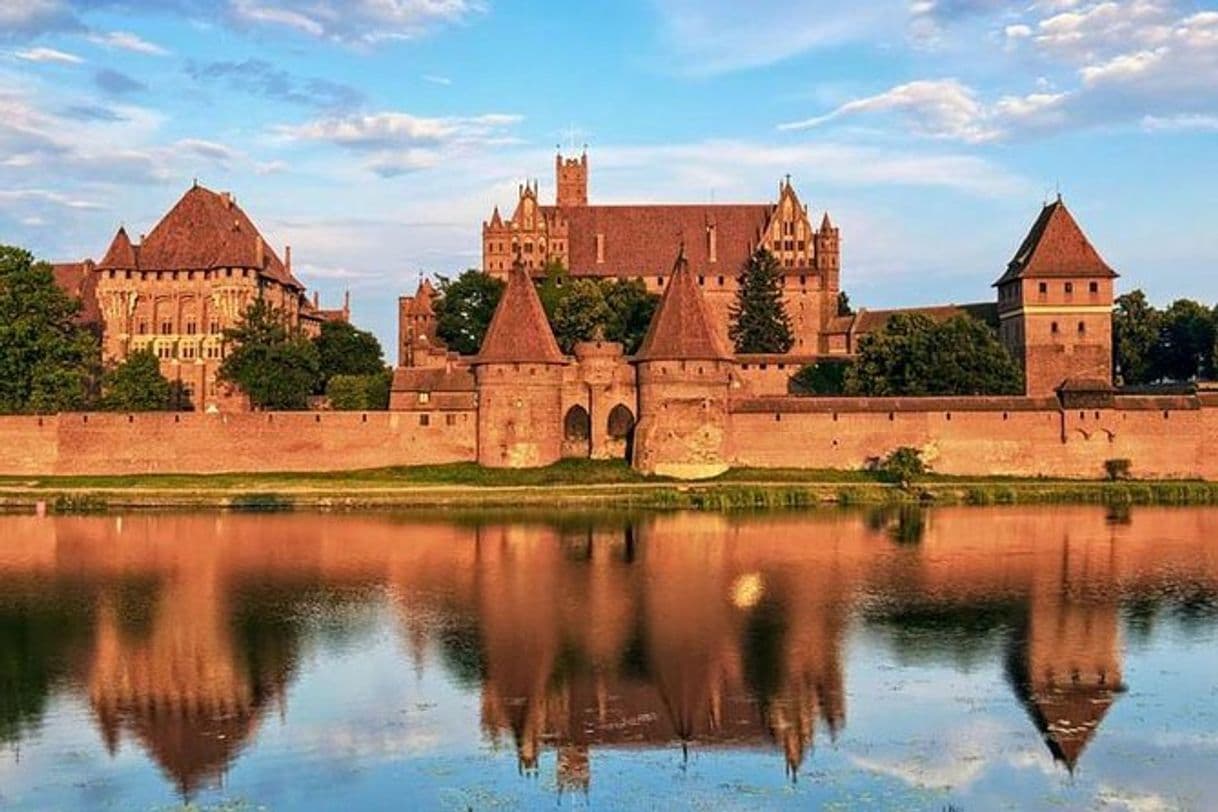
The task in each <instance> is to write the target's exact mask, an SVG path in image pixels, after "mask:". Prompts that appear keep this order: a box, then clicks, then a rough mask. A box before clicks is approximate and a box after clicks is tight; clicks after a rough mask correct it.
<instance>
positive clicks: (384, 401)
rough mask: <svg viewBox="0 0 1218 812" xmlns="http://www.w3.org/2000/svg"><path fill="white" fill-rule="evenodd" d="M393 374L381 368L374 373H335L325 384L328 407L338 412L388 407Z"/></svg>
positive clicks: (379, 409) (384, 408)
mask: <svg viewBox="0 0 1218 812" xmlns="http://www.w3.org/2000/svg"><path fill="white" fill-rule="evenodd" d="M392 382H393V375H392V373H391V372H389V370H387V369H382V370H381V371H380V372H378V373H376V374H374V375H335V376H334V377H333V378H331V379H330V382H329V385H327V386H326V396H327V397H328V398H329V400H330V408H331V409H334V410H335V411H340V412H364V411H368V412H372V411H384V410H386V409H388V408H389V387H390V384H391V383H392Z"/></svg>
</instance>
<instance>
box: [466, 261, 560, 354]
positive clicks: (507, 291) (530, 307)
mask: <svg viewBox="0 0 1218 812" xmlns="http://www.w3.org/2000/svg"><path fill="white" fill-rule="evenodd" d="M473 363H475V364H562V363H566V359H564V358H563V354H562V352H561V351H560V350H559V349H558V342H557V341H555V340H554V333H553V331H551V330H550V322H549V321H548V320H547V319H546V312H545V310H544V309H543V308H542V306H541V299H540V298H538V296H537V289H536V288H535V287H533V280H532V279H530V278H529V275H528V273H527V272H526V271H525V269H524V263H523V262H522V261H521V259H520V255H519V253H518V254H517V255H516V261H515V262H514V263H513V264H512V270H511V271H510V272H509V273H508V281H507V287H506V288H504V289H503V296H502V297H501V298H500V299H499V306H498V307H496V308H495V315H494V316H492V317H491V326H490V327H489V328H487V331H486V338H484V339H483V340H482V347H481V349H480V350H479V351H478V355H477V356H475V357H474V360H473Z"/></svg>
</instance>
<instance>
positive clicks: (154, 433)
mask: <svg viewBox="0 0 1218 812" xmlns="http://www.w3.org/2000/svg"><path fill="white" fill-rule="evenodd" d="M1067 403H1068V401H1067ZM591 411H592V414H593V427H592V428H593V434H594V435H595V436H596V437H597V438H598V439H601V438H605V439H607V438H606V435H605V434H604V432H606V431H607V430H608V426H607V425H600V423H601V422H602V421H606V422H607V420H608V416H607V414H606V412H605V410H604V409H603V407H602V408H594V409H592V410H591ZM686 417H687V418H688V419H689V420H691V421H698V422H700V421H701V420H702V419H703V417H699V416H697V415H692V414H691V415H689V416H686ZM666 419H667V420H670V421H681V420H682V419H684V418H682V417H681V416H679V415H677V414H676V413H673V412H671V411H670V412H669V413H668V414H666ZM535 428H537V429H538V430H539V432H545V433H549V432H553V434H552V435H551V436H553V437H554V438H555V439H557V438H559V437H564V425H563V423H562V422H561V420H557V421H555V424H554V425H553V426H552V427H549V428H546V427H535ZM678 428H679V427H677V426H673V427H672V429H673V431H672V435H673V436H672V437H669V438H668V440H667V441H666V442H674V441H677V442H679V441H680V439H679V438H680V437H681V436H682V435H683V432H681V431H677V430H676V429H678ZM695 428H696V427H695ZM659 430H660V431H662V432H663V431H667V429H666V428H665V427H663V425H662V424H661V427H660V429H659ZM477 432H478V419H477V412H476V411H474V410H469V409H464V410H443V409H436V410H434V411H422V410H420V411H411V412H368V413H359V412H320V413H319V412H292V413H235V414H199V413H184V414H166V413H155V414H153V413H144V414H133V415H125V414H62V415H58V416H49V417H33V416H20V417H0V446H2V447H3V449H4V453H3V456H2V457H0V474H5V475H17V476H47V475H89V474H98V475H107V474H114V475H117V474H144V473H192V474H202V473H224V472H235V473H243V472H276V471H336V470H356V469H362V468H379V467H387V466H403V465H425V464H443V463H452V462H461V461H472V460H475V459H476V458H477V445H478V437H477ZM725 435H726V436H725V437H724V438H718V439H717V440H716V444H717V445H718V443H720V442H721V443H722V445H721V446H719V447H721V448H722V449H723V450H722V452H721V453H722V454H723V455H724V456H725V460H724V462H725V463H726V464H728V465H731V466H735V467H746V466H747V467H758V468H769V467H783V468H826V469H829V468H832V469H857V468H860V467H862V466H864V465H865V464H866V463H867V461H868V460H871V459H875V458H878V457H882V456H884V455H885V454H887V453H888V452H890V451H892V450H893V449H895V448H898V447H901V446H913V447H916V448H919V449H921V450H922V452H923V455H924V458H925V459H926V460H927V462H928V463H929V464H930V465H931V467H932V469H933V470H934V471H936V472H939V473H943V474H955V475H961V476H987V475H1011V476H1028V477H1031V476H1051V477H1077V478H1091V479H1094V478H1098V477H1101V476H1103V475H1104V462H1105V461H1106V460H1110V459H1121V458H1124V459H1129V460H1130V461H1131V463H1132V473H1133V475H1134V476H1135V477H1138V478H1163V479H1172V478H1205V479H1218V455H1215V454H1213V453H1211V449H1212V448H1214V447H1215V441H1218V395H1214V394H1200V395H1195V396H1156V397H1133V396H1117V397H1114V398H1110V399H1109V401H1108V402H1107V403H1105V404H1103V405H1100V406H1098V407H1090V408H1084V407H1082V406H1078V407H1075V408H1067V407H1065V406H1064V405H1063V401H1062V400H1060V399H1059V398H1056V397H1048V398H1025V397H1012V398H800V397H772V398H766V397H748V398H731V399H730V401H729V403H728V404H727V415H726V426H725ZM684 436H688V437H693V438H696V437H698V436H699V434H698V433H697V432H689V433H687V434H684ZM565 439H566V438H565V437H564V440H565ZM640 439H641V438H640ZM602 441H603V440H602ZM585 442H586V440H585ZM691 442H697V440H696V439H694V440H691ZM598 445H599V444H598ZM661 445H664V444H663V443H661ZM584 447H585V448H587V446H584ZM613 447H614V448H615V449H616V450H617V453H618V454H623V455H624V454H625V453H626V452H625V450H624V447H623V446H613ZM634 453H639V450H638V449H635V450H634ZM568 455H569V456H576V455H577V454H571V453H570V452H568ZM596 456H603V455H602V454H597V455H596Z"/></svg>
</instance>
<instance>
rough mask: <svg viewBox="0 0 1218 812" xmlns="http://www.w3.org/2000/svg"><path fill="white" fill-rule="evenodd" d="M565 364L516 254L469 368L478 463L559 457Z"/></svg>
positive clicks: (506, 464) (511, 464)
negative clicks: (474, 401)
mask: <svg viewBox="0 0 1218 812" xmlns="http://www.w3.org/2000/svg"><path fill="white" fill-rule="evenodd" d="M566 363H567V359H566V358H565V357H564V356H563V354H562V352H561V351H560V350H559V349H558V342H556V341H555V340H554V333H553V332H552V331H551V330H550V323H549V322H548V321H547V320H546V314H545V311H544V310H543V309H542V307H541V299H539V298H538V297H537V289H536V288H534V287H533V282H532V280H531V279H529V274H528V272H527V271H526V270H525V268H524V263H523V262H522V261H521V260H520V258H519V256H518V257H517V258H516V262H515V264H514V265H513V266H512V270H511V272H510V273H509V274H508V282H507V287H506V288H504V291H503V296H502V298H501V299H500V300H499V306H498V307H497V308H496V309H495V315H494V316H493V317H492V318H491V324H490V327H489V328H487V331H486V338H485V339H483V341H482V347H481V348H480V349H479V351H478V354H477V355H476V356H474V358H473V359H472V361H471V363H470V365H471V366H472V367H473V369H474V376H475V379H476V381H477V387H478V462H479V463H481V464H482V465H485V466H487V467H490V468H539V467H542V466H545V465H550V464H552V463H555V462H558V461H559V459H561V458H562V379H563V367H564V366H565V365H566Z"/></svg>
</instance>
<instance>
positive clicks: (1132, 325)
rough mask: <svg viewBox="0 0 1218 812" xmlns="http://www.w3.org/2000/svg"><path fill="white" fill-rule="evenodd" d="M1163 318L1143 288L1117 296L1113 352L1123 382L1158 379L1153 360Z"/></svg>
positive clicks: (1113, 319) (1146, 381)
mask: <svg viewBox="0 0 1218 812" xmlns="http://www.w3.org/2000/svg"><path fill="white" fill-rule="evenodd" d="M1162 321H1163V317H1162V314H1161V313H1160V312H1159V311H1158V310H1156V309H1155V308H1154V307H1152V306H1151V304H1150V303H1149V302H1147V301H1146V294H1145V293H1143V292H1142V291H1140V290H1134V291H1130V292H1129V293H1126V294H1124V295H1123V296H1118V297H1117V300H1116V308H1115V309H1114V310H1113V312H1112V351H1113V361H1114V363H1115V365H1116V368H1117V369H1118V370H1120V374H1121V380H1122V381H1123V382H1124V383H1127V384H1147V383H1153V382H1154V381H1155V380H1156V379H1157V378H1158V370H1157V368H1156V363H1155V361H1156V353H1157V352H1158V349H1157V348H1158V346H1159V331H1160V329H1161V327H1162Z"/></svg>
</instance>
